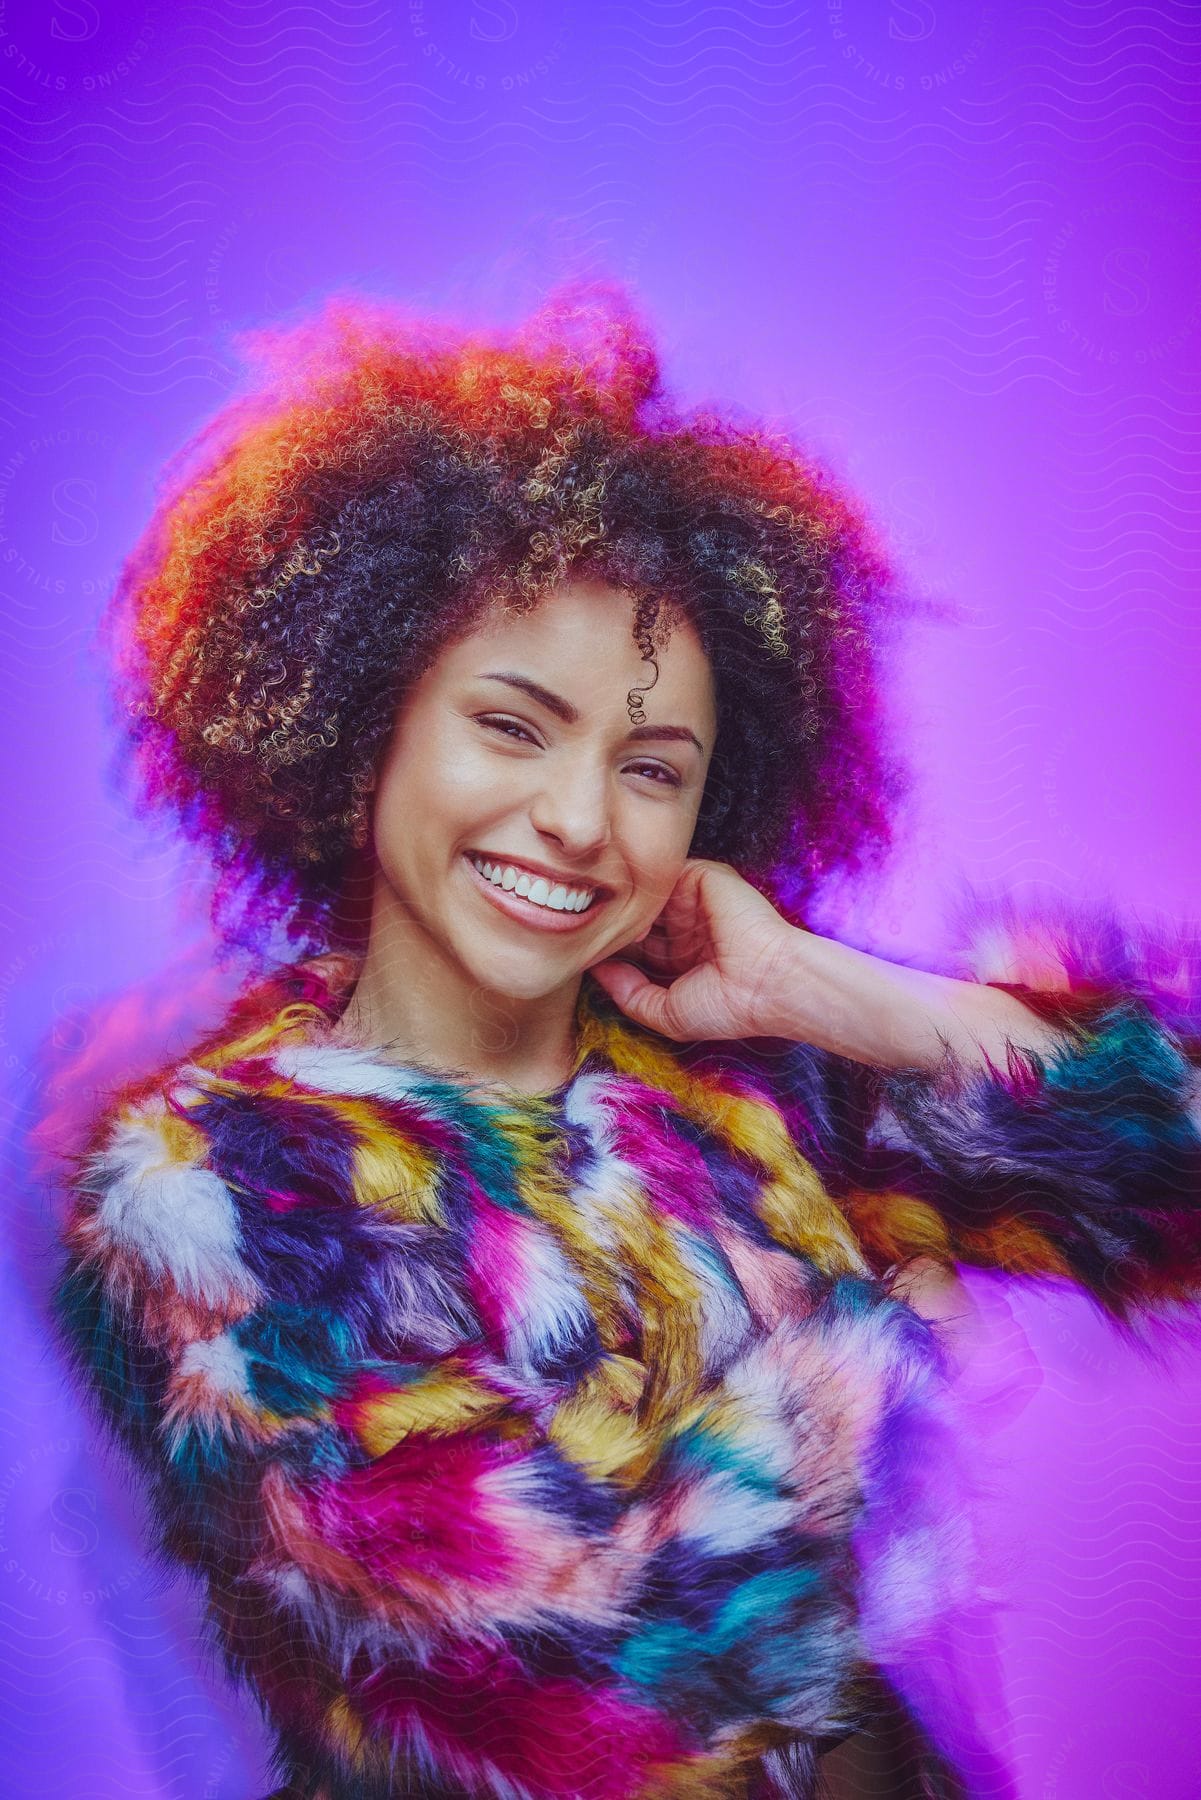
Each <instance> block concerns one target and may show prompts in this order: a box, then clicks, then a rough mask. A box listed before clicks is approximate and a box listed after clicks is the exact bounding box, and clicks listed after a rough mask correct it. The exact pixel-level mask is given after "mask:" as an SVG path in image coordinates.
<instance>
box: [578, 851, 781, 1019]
mask: <svg viewBox="0 0 1201 1800" xmlns="http://www.w3.org/2000/svg"><path fill="white" fill-rule="evenodd" d="M796 936H797V927H796V926H793V925H790V924H789V923H788V921H787V920H786V919H783V918H781V916H780V914H779V913H778V912H777V911H776V909H775V907H774V906H773V905H772V903H771V901H770V900H768V899H767V897H766V896H765V895H764V894H761V893H760V892H759V890H758V888H755V887H752V886H751V884H750V882H748V881H744V880H743V878H742V876H741V875H739V874H738V872H737V870H736V869H732V868H731V867H730V865H729V864H728V863H722V862H710V861H707V860H706V859H704V858H701V857H690V858H689V860H688V861H687V862H686V863H685V865H684V868H683V871H682V872H681V875H680V878H679V880H678V881H677V882H676V885H675V887H674V889H673V890H672V893H671V895H670V896H669V898H668V901H667V904H666V905H665V906H664V908H663V910H662V911H661V912H660V914H659V916H658V918H657V919H656V920H655V922H654V924H653V925H652V926H651V928H650V930H649V931H648V932H647V933H646V935H645V936H644V937H643V938H641V939H640V940H639V942H638V943H637V944H634V945H631V946H630V947H629V949H628V950H627V951H625V952H624V953H623V954H622V956H610V957H606V958H605V959H604V961H603V962H599V963H596V964H594V965H593V967H592V969H591V971H590V973H591V974H592V975H593V976H594V977H595V978H596V981H597V982H598V984H599V985H600V986H601V987H602V988H604V990H605V992H606V993H607V994H608V995H609V996H610V997H611V998H612V999H613V1000H615V1001H616V1002H617V1005H618V1006H620V1008H621V1009H622V1011H623V1012H624V1013H627V1014H628V1015H629V1017H630V1018H632V1019H633V1020H634V1021H635V1023H637V1024H639V1025H646V1026H648V1027H649V1028H650V1029H651V1030H652V1031H657V1032H658V1033H659V1034H660V1036H662V1037H667V1038H675V1039H677V1040H679V1041H681V1042H691V1041H696V1040H699V1039H704V1038H743V1037H761V1036H768V1035H770V1034H771V1033H772V1032H773V1031H774V1030H776V1029H777V1028H778V1020H779V1017H780V1005H779V996H780V990H781V985H782V983H783V981H784V979H785V970H786V966H787V965H788V964H789V961H790V958H791V955H792V950H793V944H794V940H795V938H796ZM627 956H628V957H636V958H637V961H626V960H624V959H625V957H627Z"/></svg>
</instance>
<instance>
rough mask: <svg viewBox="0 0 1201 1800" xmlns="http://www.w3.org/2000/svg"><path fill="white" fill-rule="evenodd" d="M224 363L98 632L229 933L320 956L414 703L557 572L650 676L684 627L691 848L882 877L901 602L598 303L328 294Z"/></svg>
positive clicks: (644, 337)
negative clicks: (612, 593)
mask: <svg viewBox="0 0 1201 1800" xmlns="http://www.w3.org/2000/svg"><path fill="white" fill-rule="evenodd" d="M245 349H246V352H247V355H248V359H249V364H250V368H249V380H248V383H247V387H246V390H245V391H244V392H243V393H242V394H241V395H240V396H239V397H238V398H237V399H235V400H234V401H232V402H231V403H230V404H229V405H228V406H227V407H226V408H225V409H224V410H223V412H222V413H221V414H220V415H219V416H218V417H217V418H216V419H214V420H213V421H212V422H211V423H210V424H209V425H207V426H206V427H205V428H204V429H203V430H202V431H201V432H200V433H199V434H198V435H197V437H196V438H195V439H194V440H193V442H192V443H191V444H190V445H188V446H187V447H185V449H184V451H183V452H181V454H180V456H179V457H178V458H177V459H176V461H175V463H174V464H173V465H172V468H171V469H170V470H169V471H168V474H167V478H166V481H165V484H164V488H163V493H162V498H161V500H160V503H159V505H158V507H157V509H156V512H155V515H154V517H153V519H152V520H151V522H150V525H149V527H148V529H147V531H146V534H145V536H144V538H143V540H142V542H141V543H140V544H139V545H138V546H137V548H136V549H135V551H134V552H133V554H132V555H131V557H130V559H129V561H128V563H127V565H126V567H125V569H124V571H123V573H122V577H121V580H120V583H119V586H118V590H117V593H116V595H115V597H114V601H113V603H112V606H111V607H110V609H109V613H108V615H107V618H106V621H105V623H106V629H107V633H108V641H109V643H110V645H111V648H112V651H113V656H114V666H115V676H116V686H117V695H118V700H119V702H120V705H119V710H118V715H117V716H118V718H119V719H120V720H121V722H122V725H123V730H124V748H125V750H126V753H127V758H128V768H129V772H130V774H131V776H132V778H133V785H134V790H135V792H136V793H137V794H138V795H139V796H140V797H141V798H142V799H143V800H144V802H145V803H146V804H147V805H150V806H156V807H165V808H167V809H168V810H169V811H171V812H173V813H174V815H175V816H176V818H177V819H178V820H179V822H180V825H181V827H182V829H183V830H184V831H185V832H186V833H187V834H188V835H189V836H190V837H192V838H193V839H194V840H195V841H197V842H199V843H201V844H202V845H203V847H204V848H205V849H206V851H207V852H208V854H209V855H210V857H211V858H212V860H213V862H214V864H215V865H216V868H217V870H218V872H219V881H218V887H217V892H216V901H215V916H216V918H217V921H218V924H219V927H220V928H221V929H222V930H223V931H224V932H225V934H226V935H236V934H238V933H240V934H241V937H242V940H243V941H246V942H247V943H249V942H250V941H251V940H253V939H255V938H256V937H257V938H260V939H261V938H262V935H263V934H264V933H265V931H266V928H267V927H268V926H269V925H270V924H271V923H272V922H273V921H274V920H276V919H278V918H281V917H282V918H288V919H291V921H292V924H293V926H294V927H295V930H294V933H293V935H295V936H296V937H298V938H299V939H300V940H301V941H303V942H305V943H307V944H311V945H312V946H313V947H320V946H321V945H322V944H323V941H324V938H323V926H324V923H325V922H326V920H327V917H328V907H329V904H330V902H331V901H332V900H333V898H334V897H335V896H336V893H337V891H338V888H339V885H340V882H341V879H342V876H343V874H344V872H345V869H346V867H347V863H348V859H349V858H350V857H352V856H353V854H354V853H355V851H356V850H357V849H358V848H360V847H361V846H362V844H363V842H364V841H365V837H366V832H367V822H368V795H369V792H370V788H371V784H372V780H373V772H374V769H375V767H376V764H377V761H378V757H379V755H380V752H381V749H382V747H383V745H384V743H385V741H386V738H387V735H388V732H389V728H390V725H391V722H392V720H393V718H394V716H395V712H396V708H397V706H398V704H399V702H400V700H401V698H402V696H403V693H404V691H405V688H406V686H407V684H408V683H409V682H411V681H412V680H413V679H414V677H415V675H416V674H417V673H418V672H420V671H421V670H422V669H424V668H427V667H428V666H429V665H430V662H431V660H432V659H434V658H435V657H436V656H437V654H438V651H439V649H440V647H441V646H442V645H444V644H445V643H447V642H449V641H450V640H451V639H452V638H453V637H454V636H455V635H457V634H458V633H460V632H461V631H463V630H464V629H465V628H468V627H469V625H470V623H471V621H472V620H474V619H475V618H476V617H478V616H479V615H480V612H481V609H482V608H483V607H485V606H492V605H503V606H508V607H513V608H516V609H517V610H518V611H520V610H523V609H526V608H528V607H531V606H534V605H537V604H538V603H540V602H541V601H542V600H543V599H544V598H545V597H546V596H547V595H548V594H549V593H550V592H551V591H552V590H553V589H554V588H555V587H556V586H557V585H558V584H561V583H563V582H565V581H567V580H568V579H587V580H594V581H603V582H605V583H607V584H609V585H611V586H613V587H617V588H620V589H622V590H623V591H624V592H626V593H628V594H629V596H630V597H631V601H632V603H633V613H632V619H631V632H632V635H634V637H635V639H636V641H638V642H639V643H640V645H641V647H642V648H643V650H644V653H645V654H647V655H648V656H653V654H654V646H655V644H656V642H662V641H664V639H665V637H666V635H667V634H668V633H669V632H670V629H671V622H672V619H673V617H678V616H681V615H683V616H686V617H687V618H688V619H689V620H690V621H691V623H692V624H693V625H694V627H695V629H696V630H697V632H698V635H699V636H700V639H701V642H702V644H703V646H704V648H705V652H706V654H707V656H708V657H709V659H710V661H711V664H712V667H713V672H714V679H715V684H716V690H717V701H718V714H719V718H718V739H717V747H716V749H715V752H714V756H713V759H712V763H711V766H710V774H709V781H708V784H707V787H706V794H705V799H704V802H703V804H702V809H701V815H700V818H699V819H698V822H697V833H696V837H695V839H694V844H693V851H694V854H697V855H706V856H717V857H719V858H721V859H723V860H727V861H730V862H732V863H734V864H735V866H736V867H739V868H741V869H742V870H743V871H744V872H745V873H747V874H749V875H752V876H753V877H755V878H757V879H760V880H761V881H762V882H763V883H764V884H765V885H766V886H767V887H768V889H769V891H774V892H775V893H776V895H777V896H778V897H780V898H781V899H783V900H786V901H788V902H789V903H791V904H792V905H794V906H801V905H803V903H804V900H805V898H806V896H807V894H808V892H809V891H810V890H811V889H812V887H813V886H814V885H815V884H816V883H817V882H819V881H820V880H823V879H825V878H827V877H828V876H830V875H831V874H833V873H836V872H838V871H839V870H850V869H854V868H864V867H866V866H867V865H868V864H870V863H871V862H872V861H873V860H875V859H877V858H878V857H879V856H880V855H881V854H882V852H883V850H884V849H885V848H886V846H887V844H888V841H889V837H890V833H891V824H892V818H893V813H894V809H895V806H896V804H897V802H898V800H899V798H900V796H901V793H902V790H903V788H904V786H905V783H906V776H905V773H904V769H903V765H902V764H901V762H900V760H899V758H898V757H897V755H896V752H895V750H894V749H893V747H892V745H891V742H890V733H889V732H888V731H887V730H886V728H885V710H886V709H885V705H884V694H883V690H882V684H881V671H882V667H883V653H884V651H885V649H886V648H887V646H888V644H889V642H890V641H891V635H892V631H893V628H894V626H895V625H896V623H897V622H898V621H899V619H900V618H901V616H902V614H903V613H904V612H906V611H908V610H912V608H911V605H910V603H909V602H908V599H907V597H906V596H905V595H904V594H903V591H902V590H901V588H900V587H899V585H898V583H897V582H896V580H895V579H894V576H893V573H892V571H891V569H890V567H889V565H888V564H887V562H886V560H885V559H884V557H883V556H882V555H881V553H880V551H879V549H878V547H877V546H876V544H875V543H874V541H873V539H872V536H871V534H870V532H869V530H868V528H867V526H866V524H865V522H864V520H863V518H862V515H861V513H860V511H859V509H858V508H857V506H856V505H855V503H854V502H853V500H852V499H851V497H850V496H849V495H848V494H846V493H845V492H844V491H843V490H842V489H841V488H840V487H839V486H838V484H837V483H836V482H835V481H834V480H833V478H832V477H831V476H830V474H829V472H828V471H826V470H824V469H823V468H821V467H820V465H819V464H818V463H817V462H816V461H815V459H814V458H813V457H812V456H810V455H809V454H808V453H807V452H806V451H804V450H803V449H802V448H801V447H800V446H798V445H797V444H795V443H794V442H792V441H791V440H789V439H788V438H786V437H785V436H783V435H782V434H780V433H774V432H769V431H767V430H766V429H765V428H764V427H763V426H761V425H758V424H755V423H735V422H734V421H733V420H732V419H731V418H728V417H723V416H720V415H719V414H717V413H716V412H714V411H712V410H694V411H691V412H686V411H684V410H681V409H680V408H679V407H677V406H676V404H675V403H674V402H673V401H672V400H671V399H670V397H669V395H668V394H667V392H666V389H665V387H664V384H663V380H662V376H661V371H660V367H659V360H658V356H657V353H656V350H655V347H654V342H653V335H652V333H651V332H650V330H649V328H648V327H647V325H646V324H645V322H644V321H643V320H641V319H640V318H639V317H638V315H637V312H636V309H635V308H634V306H633V305H632V303H631V301H630V300H629V298H628V297H627V296H626V295H625V294H623V293H622V292H621V291H620V290H618V289H616V288H614V287H613V286H612V285H598V284H592V285H590V286H587V287H580V286H568V287H566V288H563V289H560V290H558V291H557V292H556V293H555V294H554V295H552V296H551V298H550V299H549V300H548V301H547V302H546V303H545V304H544V305H543V306H542V307H541V308H540V309H539V310H538V311H537V313H536V314H535V315H534V316H533V317H532V318H531V319H529V320H527V321H526V322H525V323H524V324H523V325H521V326H519V327H517V328H515V329H513V330H511V331H498V330H490V331H485V330H483V329H476V328H467V327H460V326H455V325H452V324H450V323H447V322H444V321H432V320H430V319H426V318H422V317H418V316H416V315H414V314H412V313H410V312H406V311H404V310H402V309H400V308H397V307H394V306H391V305H384V304H380V303H370V302H367V301H364V300H362V299H359V298H356V297H335V298H332V299H330V300H329V301H328V302H327V303H326V304H325V305H324V306H323V307H322V308H321V309H320V311H319V312H317V313H316V314H315V315H314V316H313V317H311V318H309V319H306V320H304V321H302V322H300V323H299V324H291V325H289V326H287V327H281V328H279V329H275V330H270V331H263V332H259V333H257V334H254V335H252V336H250V337H249V338H248V339H247V340H246V342H245ZM648 678H649V664H648ZM635 692H636V690H635Z"/></svg>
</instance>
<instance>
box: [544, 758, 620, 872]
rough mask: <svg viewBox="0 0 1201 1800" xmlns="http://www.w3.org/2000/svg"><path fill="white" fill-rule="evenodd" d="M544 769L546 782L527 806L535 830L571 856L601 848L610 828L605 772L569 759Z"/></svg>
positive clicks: (611, 827) (608, 797) (605, 842)
mask: <svg viewBox="0 0 1201 1800" xmlns="http://www.w3.org/2000/svg"><path fill="white" fill-rule="evenodd" d="M544 766H545V769H546V780H545V781H544V782H543V784H542V786H541V787H540V788H539V790H538V792H537V794H536V795H535V796H534V799H533V802H532V803H531V806H530V818H531V820H532V821H533V824H534V827H535V829H536V830H538V831H539V832H541V833H542V834H543V835H544V836H546V837H550V838H554V839H555V841H556V842H557V843H559V844H561V845H562V846H563V848H564V850H569V851H571V852H572V854H573V855H577V856H583V855H586V854H588V853H589V852H590V851H596V850H599V849H602V848H603V847H604V845H605V844H607V843H608V841H609V838H610V836H611V834H612V829H613V825H612V818H611V816H610V814H611V807H612V796H611V792H610V782H609V772H608V770H607V769H606V768H604V767H600V768H598V767H597V766H596V764H595V763H586V762H585V761H584V760H583V759H574V760H573V759H569V758H564V759H563V760H561V761H559V762H558V763H557V764H556V765H555V766H554V767H553V769H552V767H551V765H550V763H549V761H548V763H547V764H546V765H544Z"/></svg>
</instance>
